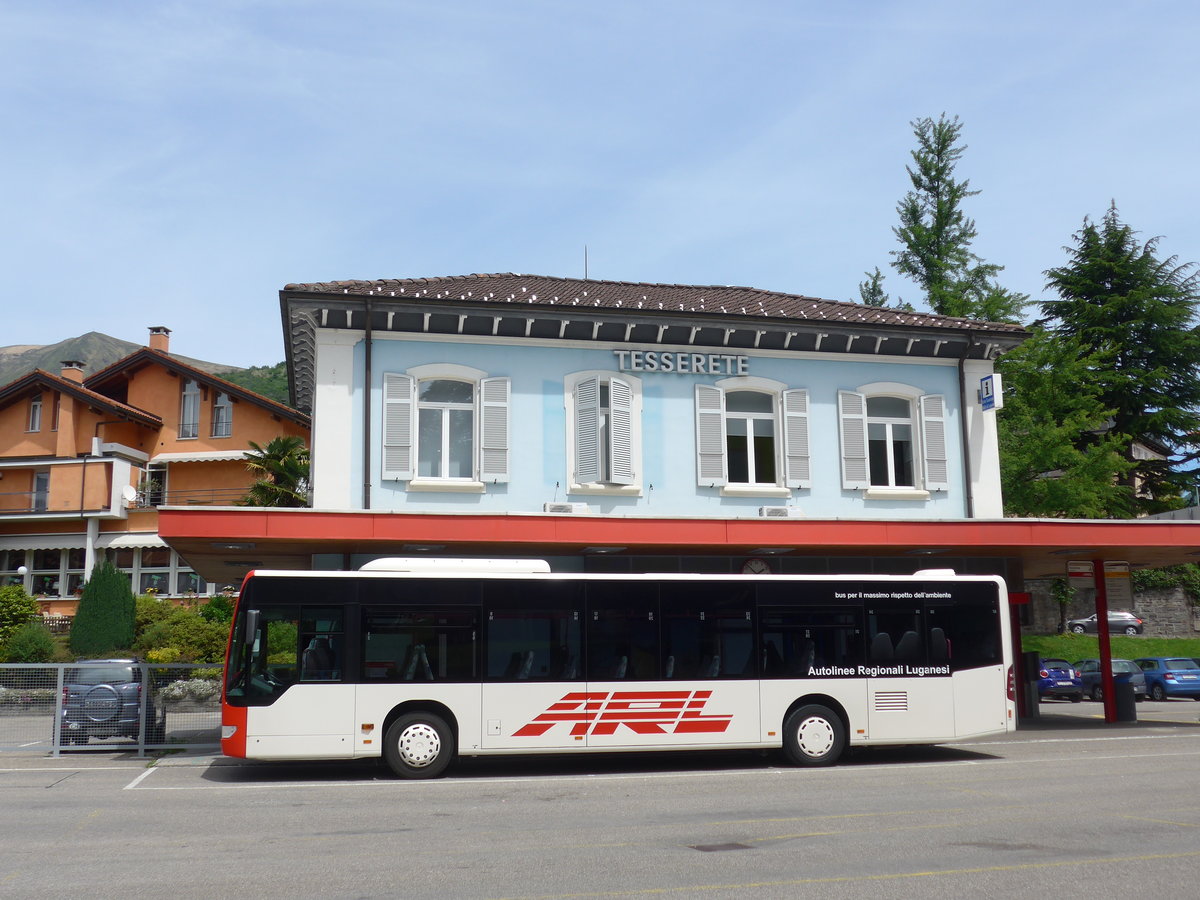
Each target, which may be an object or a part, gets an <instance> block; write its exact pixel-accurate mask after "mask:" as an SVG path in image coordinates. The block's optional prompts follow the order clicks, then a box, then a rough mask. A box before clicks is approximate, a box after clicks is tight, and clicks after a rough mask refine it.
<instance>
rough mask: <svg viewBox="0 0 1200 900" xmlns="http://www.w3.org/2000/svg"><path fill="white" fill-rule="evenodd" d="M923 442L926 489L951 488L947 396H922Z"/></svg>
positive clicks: (941, 489)
mask: <svg viewBox="0 0 1200 900" xmlns="http://www.w3.org/2000/svg"><path fill="white" fill-rule="evenodd" d="M921 444H922V447H923V448H924V451H925V490H927V491H948V490H950V471H949V465H948V463H947V461H946V398H945V397H944V396H942V395H941V394H926V395H925V396H923V397H922V398H921Z"/></svg>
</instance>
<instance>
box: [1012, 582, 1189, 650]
mask: <svg viewBox="0 0 1200 900" xmlns="http://www.w3.org/2000/svg"><path fill="white" fill-rule="evenodd" d="M1052 583H1053V582H1052V581H1050V580H1049V579H1046V580H1039V581H1027V582H1025V590H1026V591H1028V592H1029V593H1030V595H1031V598H1030V602H1029V605H1028V608H1027V609H1026V610H1024V611H1023V613H1022V618H1021V631H1022V632H1023V633H1028V634H1054V633H1056V632H1057V631H1058V630H1059V625H1060V619H1059V616H1060V612H1059V605H1058V603H1057V601H1055V599H1054V595H1053V593H1052V592H1051V585H1052ZM1095 611H1096V595H1095V591H1094V590H1081V591H1077V592H1076V595H1075V599H1074V600H1072V601H1071V602H1070V603H1068V604H1067V615H1066V618H1067V619H1079V618H1083V617H1084V616H1090V615H1091V614H1092V613H1094V612H1095ZM1124 611H1127V612H1131V613H1133V614H1134V615H1136V616H1138V617H1139V618H1141V619H1143V620H1144V621H1145V623H1146V624H1145V628H1146V634H1147V635H1150V636H1153V637H1197V636H1200V607H1196V606H1193V605H1192V601H1191V598H1190V597H1189V596H1188V595H1187V594H1186V593H1185V592H1184V591H1183V589H1182V588H1166V589H1162V590H1154V591H1145V592H1143V593H1140V594H1134V595H1133V608H1132V609H1129V610H1124Z"/></svg>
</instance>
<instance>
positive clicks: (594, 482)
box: [564, 371, 642, 493]
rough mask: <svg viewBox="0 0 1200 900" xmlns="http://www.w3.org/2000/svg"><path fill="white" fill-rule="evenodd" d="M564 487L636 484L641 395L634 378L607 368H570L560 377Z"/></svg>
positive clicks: (629, 487)
mask: <svg viewBox="0 0 1200 900" xmlns="http://www.w3.org/2000/svg"><path fill="white" fill-rule="evenodd" d="M564 392H565V393H564V401H565V405H566V411H567V438H568V440H567V455H568V458H567V466H568V471H569V473H570V483H569V487H568V491H574V492H577V493H578V492H584V493H589V492H601V493H603V492H609V493H629V492H635V493H636V492H637V491H638V490H639V471H640V468H641V397H642V389H641V382H640V380H639V379H637V378H634V377H631V376H628V375H624V374H622V375H618V374H616V373H613V372H598V371H592V372H576V373H575V374H573V375H569V376H567V378H566V379H565V381H564Z"/></svg>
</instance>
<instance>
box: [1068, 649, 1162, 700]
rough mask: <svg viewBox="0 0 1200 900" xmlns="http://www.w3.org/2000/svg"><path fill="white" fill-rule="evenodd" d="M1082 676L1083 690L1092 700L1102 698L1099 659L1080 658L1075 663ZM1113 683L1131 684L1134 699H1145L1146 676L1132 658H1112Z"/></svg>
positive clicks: (1102, 690)
mask: <svg viewBox="0 0 1200 900" xmlns="http://www.w3.org/2000/svg"><path fill="white" fill-rule="evenodd" d="M1075 668H1077V669H1078V670H1079V674H1080V676H1081V677H1082V678H1083V692H1084V693H1085V694H1087V695H1088V696H1089V697H1091V698H1092V699H1093V700H1103V699H1104V685H1103V681H1102V679H1101V674H1102V673H1101V669H1100V660H1098V659H1081V660H1078V661H1077V662H1076V663H1075ZM1112 674H1113V684H1114V685H1118V684H1129V685H1132V686H1133V696H1134V699H1135V700H1145V699H1146V694H1147V689H1146V676H1145V674H1144V673H1143V672H1142V669H1141V667H1140V666H1138V664H1137V663H1135V662H1133V661H1132V660H1128V659H1114V660H1113V661H1112Z"/></svg>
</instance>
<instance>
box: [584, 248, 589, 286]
mask: <svg viewBox="0 0 1200 900" xmlns="http://www.w3.org/2000/svg"><path fill="white" fill-rule="evenodd" d="M583 280H584V281H587V280H588V277H587V244H584V245H583Z"/></svg>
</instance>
